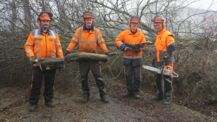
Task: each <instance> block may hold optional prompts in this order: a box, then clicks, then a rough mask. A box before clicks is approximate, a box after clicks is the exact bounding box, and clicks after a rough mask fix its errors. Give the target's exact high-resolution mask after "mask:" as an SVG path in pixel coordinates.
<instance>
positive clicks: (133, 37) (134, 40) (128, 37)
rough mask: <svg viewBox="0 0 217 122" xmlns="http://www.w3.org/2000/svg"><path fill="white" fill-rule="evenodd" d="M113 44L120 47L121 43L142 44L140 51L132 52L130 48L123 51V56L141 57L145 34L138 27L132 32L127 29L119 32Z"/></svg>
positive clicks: (129, 57)
mask: <svg viewBox="0 0 217 122" xmlns="http://www.w3.org/2000/svg"><path fill="white" fill-rule="evenodd" d="M114 43H115V46H117V47H118V48H120V46H121V45H122V44H125V45H139V44H144V46H143V48H142V50H141V51H138V52H134V51H131V50H127V51H124V52H123V57H124V58H128V59H136V58H142V51H143V50H144V49H145V43H146V39H145V35H144V34H143V32H142V31H141V30H140V29H137V32H136V33H135V34H133V33H132V32H131V31H130V29H127V30H125V31H123V32H121V33H120V34H119V35H118V36H117V38H116V39H115V42H114Z"/></svg>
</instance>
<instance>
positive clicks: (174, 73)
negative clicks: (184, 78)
mask: <svg viewBox="0 0 217 122" xmlns="http://www.w3.org/2000/svg"><path fill="white" fill-rule="evenodd" d="M171 75H172V77H174V78H178V77H179V74H177V73H176V72H174V71H173V73H172V74H171Z"/></svg>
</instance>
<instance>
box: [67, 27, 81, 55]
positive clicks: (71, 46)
mask: <svg viewBox="0 0 217 122" xmlns="http://www.w3.org/2000/svg"><path fill="white" fill-rule="evenodd" d="M80 29H81V28H78V29H76V31H75V34H74V36H73V37H72V39H71V41H70V43H69V45H68V47H67V48H66V50H67V51H68V52H72V50H73V49H74V47H75V46H76V45H77V44H78V36H79V33H80Z"/></svg>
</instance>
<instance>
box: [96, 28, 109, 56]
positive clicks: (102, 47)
mask: <svg viewBox="0 0 217 122" xmlns="http://www.w3.org/2000/svg"><path fill="white" fill-rule="evenodd" d="M97 35H98V37H97V38H98V44H99V46H100V48H101V49H102V51H103V53H108V48H107V46H106V44H105V40H104V39H103V37H102V33H101V31H98V34H97Z"/></svg>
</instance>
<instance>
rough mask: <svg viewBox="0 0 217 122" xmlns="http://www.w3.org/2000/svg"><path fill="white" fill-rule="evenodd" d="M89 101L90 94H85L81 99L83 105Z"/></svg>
mask: <svg viewBox="0 0 217 122" xmlns="http://www.w3.org/2000/svg"><path fill="white" fill-rule="evenodd" d="M88 100H89V95H88V94H83V95H82V97H81V102H82V103H87V102H88Z"/></svg>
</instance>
